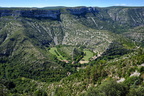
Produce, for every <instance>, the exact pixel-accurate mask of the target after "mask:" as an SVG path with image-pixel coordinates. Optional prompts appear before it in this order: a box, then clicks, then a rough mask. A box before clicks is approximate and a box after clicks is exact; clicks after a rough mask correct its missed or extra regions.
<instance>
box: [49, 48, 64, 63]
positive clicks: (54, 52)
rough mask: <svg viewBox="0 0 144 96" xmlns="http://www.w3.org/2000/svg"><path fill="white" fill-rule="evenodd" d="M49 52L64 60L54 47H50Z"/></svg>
mask: <svg viewBox="0 0 144 96" xmlns="http://www.w3.org/2000/svg"><path fill="white" fill-rule="evenodd" d="M49 52H50V53H52V54H53V55H55V56H56V57H57V58H58V59H59V60H66V59H65V58H64V57H63V56H62V55H61V54H60V53H59V52H58V51H57V48H56V47H52V48H51V49H50V50H49Z"/></svg>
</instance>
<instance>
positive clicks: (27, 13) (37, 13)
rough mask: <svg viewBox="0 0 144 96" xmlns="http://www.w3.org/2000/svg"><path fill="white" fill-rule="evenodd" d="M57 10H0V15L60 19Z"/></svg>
mask: <svg viewBox="0 0 144 96" xmlns="http://www.w3.org/2000/svg"><path fill="white" fill-rule="evenodd" d="M60 14H61V13H60V11H59V10H0V16H1V17H3V16H16V17H28V18H51V19H56V20H59V19H60Z"/></svg>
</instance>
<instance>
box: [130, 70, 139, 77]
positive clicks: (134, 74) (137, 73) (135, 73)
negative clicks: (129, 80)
mask: <svg viewBox="0 0 144 96" xmlns="http://www.w3.org/2000/svg"><path fill="white" fill-rule="evenodd" d="M132 76H140V73H139V72H137V70H136V71H135V72H134V73H133V74H131V75H130V77H132Z"/></svg>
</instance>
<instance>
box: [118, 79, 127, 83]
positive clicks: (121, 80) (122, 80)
mask: <svg viewBox="0 0 144 96" xmlns="http://www.w3.org/2000/svg"><path fill="white" fill-rule="evenodd" d="M124 81H125V78H121V79H120V80H118V81H117V83H120V82H124Z"/></svg>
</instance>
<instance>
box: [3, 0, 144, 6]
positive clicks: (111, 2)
mask: <svg viewBox="0 0 144 96" xmlns="http://www.w3.org/2000/svg"><path fill="white" fill-rule="evenodd" d="M47 6H98V7H108V6H144V0H0V7H47Z"/></svg>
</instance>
